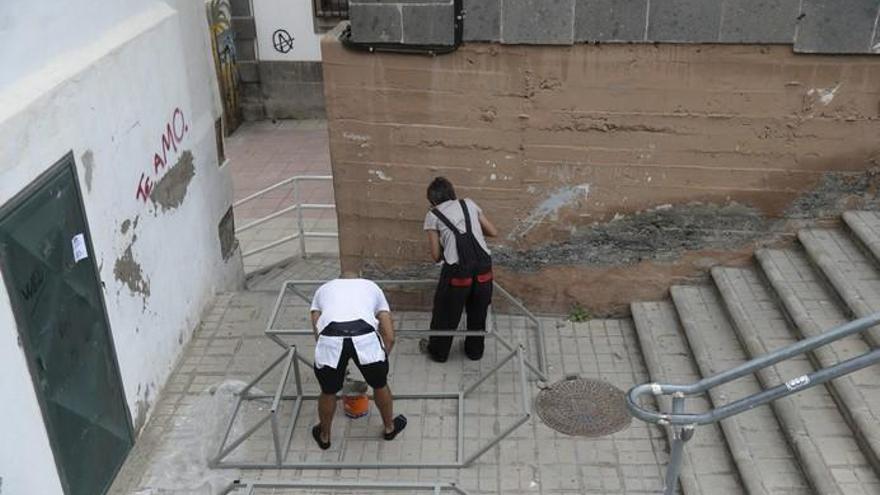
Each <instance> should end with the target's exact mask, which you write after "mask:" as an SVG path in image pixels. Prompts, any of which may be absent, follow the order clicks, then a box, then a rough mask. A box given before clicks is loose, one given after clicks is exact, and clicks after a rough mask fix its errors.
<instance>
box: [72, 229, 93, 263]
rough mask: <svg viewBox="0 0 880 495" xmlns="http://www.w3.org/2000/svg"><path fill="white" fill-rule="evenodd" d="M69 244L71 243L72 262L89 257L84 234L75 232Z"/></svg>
mask: <svg viewBox="0 0 880 495" xmlns="http://www.w3.org/2000/svg"><path fill="white" fill-rule="evenodd" d="M71 244H73V262H74V263H79V262H80V261H82V260H84V259H86V258H88V257H89V251H88V249H86V236H85V235H83V234H76V235H75V236H73V239H71Z"/></svg>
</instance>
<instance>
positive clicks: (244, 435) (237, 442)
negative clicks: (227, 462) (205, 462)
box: [215, 414, 272, 466]
mask: <svg viewBox="0 0 880 495" xmlns="http://www.w3.org/2000/svg"><path fill="white" fill-rule="evenodd" d="M271 416H272V415H271V414H267V415H266V416H264V417H263V419H261V420H259V421H258V422H257V424H255V425H254V426H251V427H250V428H249V429H248V430H247V431H246V432H244V433H242V434H241V436H240V437H238V438H236V439H235V441H234V442H232V443H231V444H229V446H227V447H226V448H225V449H223V450H221V451H220V453H219V454H218V455H217V460H216V461H215V464H216V465H217V466H220V465H221V463H220V460H221V459H223V458H224V457H226V456H227V455H228V454H229V453H230V452H232V451H233V450H235V448H236V447H238V446H239V445H241V443H242V442H244V441H245V440H247V439H248V438H249V437H250V436H251V435H253V434H254V432H255V431H257V430H258V429H259V428H260V427H261V426H263V425H264V424H265V423H266V421H269V418H270V417H271Z"/></svg>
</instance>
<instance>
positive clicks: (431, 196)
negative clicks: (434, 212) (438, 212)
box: [428, 177, 456, 206]
mask: <svg viewBox="0 0 880 495" xmlns="http://www.w3.org/2000/svg"><path fill="white" fill-rule="evenodd" d="M450 199H456V197H455V188H454V187H452V182H449V179H447V178H446V177H435V178H434V180H432V181H431V183H430V184H429V185H428V201H429V202H430V203H431V204H432V205H433V206H437V205H439V204H440V203H442V202H444V201H449V200H450Z"/></svg>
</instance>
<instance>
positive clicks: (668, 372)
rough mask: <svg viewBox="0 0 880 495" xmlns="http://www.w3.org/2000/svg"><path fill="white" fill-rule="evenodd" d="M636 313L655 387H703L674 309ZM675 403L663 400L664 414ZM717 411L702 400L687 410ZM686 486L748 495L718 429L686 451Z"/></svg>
mask: <svg viewBox="0 0 880 495" xmlns="http://www.w3.org/2000/svg"><path fill="white" fill-rule="evenodd" d="M631 309H632V315H633V321H634V323H635V325H636V328H637V329H638V337H639V342H640V344H641V349H642V355H643V356H644V359H645V363H646V366H647V368H648V370H649V373H650V375H651V381H652V382H658V383H674V384H690V383H694V382H696V381H698V380H699V379H700V373H699V371H697V367H696V365H695V364H694V362H693V360H692V357H691V354H690V351H689V349H688V345H687V341H686V339H685V336H684V334H683V332H682V330H681V327H680V325H679V322H678V317H677V316H676V313H675V308H674V306H673V305H672V303H669V302H665V301H664V302H639V303H633V304H632V306H631ZM671 402H672V401H671V399H670V398H669V397H661V401H660V404H659V406H660V409H661V410H662V411H664V412H670V411H671V410H672V405H671ZM711 407H712V404H711V402H709V399H708V398H706V397H704V396H700V397H694V398H693V399H691V400H689V401H688V403H687V409H686V410H687V412H694V413H699V412H705V411H708V410H709V409H710V408H711ZM669 436H671V435H670V434H669V433H667V437H669ZM680 482H681V485H682V489H683V490H684V493H686V494H687V495H699V494H704V493H713V494H719V495H720V494H742V493H745V488H744V486H743V484H742V482H741V480H740V477H739V473H738V472H737V468H736V465H735V464H734V462H733V458H732V457H731V456H730V453H729V451H728V450H727V444H726V442H725V439H724V435H723V434H722V432H721V428H720V427H719V426H718V425H717V424H710V425H705V426H700V427H698V428H697V430H696V432H695V434H694V437H693V438H692V439H691V440H690V441H689V442H688V443H687V445H686V446H685V448H684V465H683V467H682V472H681V478H680Z"/></svg>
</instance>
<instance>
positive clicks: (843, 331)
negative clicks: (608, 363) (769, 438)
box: [626, 313, 880, 495]
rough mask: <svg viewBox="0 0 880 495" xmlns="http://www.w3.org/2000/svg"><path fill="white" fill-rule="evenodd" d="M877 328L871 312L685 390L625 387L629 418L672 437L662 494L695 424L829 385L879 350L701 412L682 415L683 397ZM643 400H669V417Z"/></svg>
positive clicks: (879, 319)
mask: <svg viewBox="0 0 880 495" xmlns="http://www.w3.org/2000/svg"><path fill="white" fill-rule="evenodd" d="M877 324H880V313H875V314H873V315H870V316H866V317H864V318H859V319H857V320H853V321H851V322H849V323H845V324H843V325H840V326H837V327H835V328H832V329H831V330H829V331H827V332H825V333H822V334H819V335H816V336H814V337H810V338H808V339H804V340H801V341H799V342H796V343H794V344H791V345H788V346H786V347H782V348H780V349H777V350H775V351H773V352H770V353H767V354H765V355H763V356H761V357H758V358H755V359H752V360H751V361H748V362H745V363H743V364H741V365H740V366H737V367H735V368H732V369H729V370H727V371H723V372H721V373H718V374H716V375H713V376H710V377H708V378H704V379H702V380H700V381H698V382H696V383H693V384H690V385H672V384H667V383H644V384H642V385H637V386H635V387H633V388H631V389H630V390H629V392H627V396H626V399H627V407H628V408H629V410H630V412H631V413H632V414H633V416H635V417H637V418H639V419H641V420H642V421H645V422H648V423H655V424H658V425H661V426H668V427H669V428H670V430H671V433H672V452H671V453H670V458H669V465H668V466H667V469H666V488H665V492H664V493H665V494H666V495H672V494H674V493H675V490H676V487H677V486H678V477H679V475H680V474H681V465H682V461H683V455H682V453H683V451H684V445H685V444H686V443H687V442H688V441H689V440H690V439H691V438H692V437H693V436H694V429H695V427H696V426H697V425H706V424H711V423H717V422H718V421H721V420H723V419H725V418H727V417H730V416H733V415H736V414H739V413H742V412H746V411H749V410H751V409H754V408H755V407H758V406H761V405H764V404H767V403H769V402H772V401H774V400H777V399H781V398H783V397H787V396H789V395H792V394H796V393H799V392H802V391H804V390H806V389H808V388H812V387H815V386H816V385H820V384H823V383H825V382H827V381H829V380H833V379H835V378H839V377H841V376H844V375H848V374H850V373H854V372H856V371H858V370H860V369H862V368H866V367H868V366H871V365H872V364H875V363H880V348H877V349H874V350H872V351H869V352H866V353H864V354H862V355H860V356H856V357H854V358H851V359H848V360H846V361H841V362H839V363H837V364H835V365H834V366H830V367H827V368H822V369H820V370H818V371H814V372H813V373H809V374H806V375H802V376H798V377H793V378H791V379H790V380H787V381H786V382H785V383H782V384H779V385H777V386H775V387H773V388H769V389H767V390H764V391H762V392H758V393H756V394H752V395H749V396H747V397H744V398H742V399H739V400H736V401H733V402H730V403H729V404H726V405H724V406H722V407H716V408H714V409H711V410H709V411H707V412H704V413H700V414H688V413H686V412H685V399H686V398H687V397H689V396H697V395H702V394H705V393H706V392H708V391H709V389H712V388H714V387H717V386H719V385H723V384H725V383H727V382H730V381H733V380H736V379H738V378H741V377H743V376H746V375H751V374H753V373H755V372H757V371H759V370H761V369H763V368H766V367H768V366H772V365H774V364H776V363H778V362H780V361H785V360H786V359H790V358H792V357H795V356H799V355H801V354H804V353H806V352H810V351H812V350H813V349H816V348H817V347H821V346H824V345H827V344H830V343H832V342H836V341H838V340H840V339H842V338H844V337H848V336H850V335H855V334H858V333H861V332H864V331H866V330H868V329H870V328H872V327H873V326H875V325H877ZM645 395H652V396H655V397H657V396H661V395H671V396H672V412H671V413H662V412H658V411H652V410H648V409H646V408H645V407H644V406H642V405H641V403H640V401H639V398H640V397H642V396H645Z"/></svg>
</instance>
